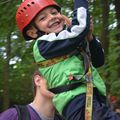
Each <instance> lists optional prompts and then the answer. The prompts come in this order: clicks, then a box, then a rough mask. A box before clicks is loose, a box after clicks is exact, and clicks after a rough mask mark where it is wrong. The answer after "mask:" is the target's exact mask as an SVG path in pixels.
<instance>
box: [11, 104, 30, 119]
mask: <svg viewBox="0 0 120 120" xmlns="http://www.w3.org/2000/svg"><path fill="white" fill-rule="evenodd" d="M13 107H15V108H16V110H17V113H18V120H31V119H30V113H29V111H28V108H27V106H26V105H14V106H13Z"/></svg>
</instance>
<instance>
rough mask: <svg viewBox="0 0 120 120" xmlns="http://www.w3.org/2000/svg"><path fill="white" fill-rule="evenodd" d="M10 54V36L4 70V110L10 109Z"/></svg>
mask: <svg viewBox="0 0 120 120" xmlns="http://www.w3.org/2000/svg"><path fill="white" fill-rule="evenodd" d="M10 53H11V36H10V35H8V38H7V43H6V54H7V55H6V57H7V58H6V59H5V65H4V70H3V74H4V75H3V90H4V91H3V110H5V109H6V108H8V107H9V103H10V100H9V61H10Z"/></svg>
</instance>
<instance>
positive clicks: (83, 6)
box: [16, 0, 106, 120]
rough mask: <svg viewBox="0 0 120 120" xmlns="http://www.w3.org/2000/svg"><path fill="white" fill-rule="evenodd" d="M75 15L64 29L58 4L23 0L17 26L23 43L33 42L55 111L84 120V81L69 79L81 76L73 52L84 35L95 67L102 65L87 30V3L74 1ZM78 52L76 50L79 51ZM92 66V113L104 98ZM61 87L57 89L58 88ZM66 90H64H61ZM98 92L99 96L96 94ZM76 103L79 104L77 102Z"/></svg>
mask: <svg viewBox="0 0 120 120" xmlns="http://www.w3.org/2000/svg"><path fill="white" fill-rule="evenodd" d="M74 4H75V5H74V16H73V19H72V22H71V25H70V26H66V23H65V19H64V18H65V17H63V15H62V14H61V12H60V7H59V5H58V4H57V3H56V2H54V1H53V0H25V1H24V2H23V3H22V4H21V5H20V7H19V9H18V11H17V14H16V19H17V25H18V27H19V29H20V31H21V32H22V34H23V36H24V38H25V39H26V40H31V39H35V40H36V42H35V45H34V48H33V54H34V58H35V61H36V63H37V64H38V65H39V66H40V67H39V71H40V72H41V73H42V74H43V76H44V77H45V79H47V84H48V88H49V89H50V90H51V91H54V90H55V92H54V93H55V96H54V98H53V103H54V105H55V107H56V108H57V110H58V111H59V112H60V113H61V114H62V115H64V116H65V117H66V118H67V119H68V120H79V119H82V118H83V119H84V115H83V114H84V112H85V111H84V109H85V95H84V94H85V93H86V84H84V82H86V80H85V77H82V79H80V81H77V80H75V79H72V80H71V75H72V77H73V78H74V76H84V75H83V74H84V65H83V58H82V56H81V54H80V53H79V54H76V52H75V51H77V50H76V49H77V48H78V47H79V46H80V45H81V44H82V43H83V42H84V41H85V37H86V36H87V38H88V41H89V42H90V43H89V47H90V52H91V59H92V63H93V66H94V67H99V66H101V65H102V64H103V63H104V54H103V50H102V47H101V44H100V42H98V41H97V40H96V38H95V37H94V36H93V35H92V32H91V31H90V33H89V34H88V30H89V24H90V20H89V13H88V10H87V9H88V1H87V0H74ZM78 52H79V51H78ZM93 66H92V76H93V84H94V91H95V92H94V96H95V98H94V101H95V105H94V104H93V113H94V112H95V109H97V108H99V107H100V105H99V107H98V106H96V105H98V104H99V103H104V102H102V101H101V99H98V98H97V97H96V96H100V98H104V96H105V95H106V92H105V91H106V90H105V85H104V82H103V81H102V79H101V77H100V76H99V74H98V72H97V71H96V69H95V68H94V67H93ZM77 82H79V83H80V82H81V85H79V86H78V85H77V86H75V88H72V89H71V88H70V89H68V88H67V90H66V86H67V85H68V86H69V85H72V84H73V83H77ZM59 88H60V89H59ZM63 88H65V89H63ZM98 93H99V94H100V95H98ZM78 101H79V102H78Z"/></svg>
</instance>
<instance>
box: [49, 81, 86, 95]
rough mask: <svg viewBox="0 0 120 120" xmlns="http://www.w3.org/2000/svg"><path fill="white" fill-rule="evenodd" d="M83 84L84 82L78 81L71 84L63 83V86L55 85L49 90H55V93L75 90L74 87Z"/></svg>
mask: <svg viewBox="0 0 120 120" xmlns="http://www.w3.org/2000/svg"><path fill="white" fill-rule="evenodd" d="M82 84H84V83H82V82H76V83H72V84H69V85H63V86H58V87H55V88H51V89H49V91H51V92H53V93H54V94H59V93H62V92H66V91H69V90H73V89H75V88H77V87H79V86H80V85H82Z"/></svg>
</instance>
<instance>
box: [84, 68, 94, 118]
mask: <svg viewBox="0 0 120 120" xmlns="http://www.w3.org/2000/svg"><path fill="white" fill-rule="evenodd" d="M86 80H87V91H86V103H85V120H92V108H93V83H92V71H91V66H90V67H89V71H88V73H87V74H86Z"/></svg>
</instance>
